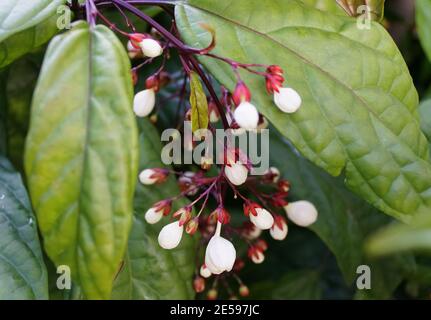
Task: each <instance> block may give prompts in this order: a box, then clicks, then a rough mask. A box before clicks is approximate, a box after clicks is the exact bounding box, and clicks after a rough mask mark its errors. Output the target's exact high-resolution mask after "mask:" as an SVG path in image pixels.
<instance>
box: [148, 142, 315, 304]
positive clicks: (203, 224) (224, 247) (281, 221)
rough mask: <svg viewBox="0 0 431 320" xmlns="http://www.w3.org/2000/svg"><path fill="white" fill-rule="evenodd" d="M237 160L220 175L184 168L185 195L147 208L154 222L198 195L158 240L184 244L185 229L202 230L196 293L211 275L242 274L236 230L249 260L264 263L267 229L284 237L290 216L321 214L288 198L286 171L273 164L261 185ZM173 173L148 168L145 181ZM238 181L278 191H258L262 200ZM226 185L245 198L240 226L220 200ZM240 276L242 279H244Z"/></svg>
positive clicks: (306, 221)
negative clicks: (178, 201)
mask: <svg viewBox="0 0 431 320" xmlns="http://www.w3.org/2000/svg"><path fill="white" fill-rule="evenodd" d="M243 157H244V156H241V155H240V154H239V153H238V151H237V150H234V151H232V152H231V153H230V155H229V153H228V154H227V156H226V159H234V158H243ZM237 160H238V159H237ZM243 161H245V162H247V159H244V158H243ZM237 163H238V162H234V163H233V164H232V165H231V166H228V165H227V164H226V165H225V168H224V170H222V171H220V174H219V175H218V176H216V177H207V176H206V174H207V173H206V172H205V171H203V170H200V171H198V172H191V171H186V172H183V173H181V174H180V175H179V177H178V180H177V181H178V184H179V186H180V190H181V193H180V195H178V196H175V197H173V198H169V199H164V200H161V201H159V202H157V203H155V204H154V205H153V206H152V207H151V208H149V209H148V210H147V212H146V213H145V220H146V221H147V222H148V223H150V224H154V223H157V222H159V221H160V220H161V219H162V218H163V217H165V216H168V215H170V213H171V208H172V204H173V201H174V200H176V199H179V198H182V197H183V198H187V197H191V198H192V197H197V198H196V199H194V200H192V201H191V202H190V203H189V204H188V205H187V206H184V207H181V208H179V209H178V210H176V211H175V212H173V214H172V215H171V217H172V219H174V221H171V222H170V223H168V224H167V225H165V226H164V227H163V228H162V229H161V231H160V233H159V236H158V242H159V245H160V246H161V247H162V248H164V249H167V250H171V249H174V248H176V247H177V246H178V245H179V244H180V243H181V240H182V237H183V234H184V230H185V232H186V233H187V234H189V235H193V234H194V233H196V232H197V231H199V232H200V233H201V238H202V239H203V243H206V247H205V250H204V254H203V262H202V263H201V264H200V265H199V269H198V271H197V274H196V276H195V278H194V280H193V287H194V289H195V291H196V292H197V293H201V292H203V291H204V290H205V286H206V281H208V280H207V279H209V278H211V277H218V276H222V275H224V274H235V279H239V277H238V275H237V273H238V271H239V270H241V269H242V267H243V266H244V261H243V260H242V259H241V258H239V257H237V251H236V249H235V246H234V244H233V242H232V238H233V237H235V235H237V236H239V239H243V240H245V241H246V242H247V244H248V250H247V257H248V259H249V260H250V261H251V262H252V263H255V264H260V263H263V262H264V260H265V252H266V251H267V250H268V243H267V242H266V241H265V240H264V239H262V232H264V231H269V235H270V236H271V237H272V238H273V239H274V240H277V241H282V240H284V239H285V238H286V237H287V235H288V225H287V220H286V216H287V218H288V219H289V220H290V221H291V222H293V223H295V224H296V225H298V226H302V227H307V226H309V225H311V224H312V223H314V222H315V221H316V219H317V210H316V208H315V207H314V205H313V204H312V203H310V202H308V201H304V200H301V201H296V202H288V201H287V197H288V194H289V190H290V183H289V182H288V181H286V180H284V179H281V178H280V176H281V173H280V171H279V170H278V169H277V168H275V167H271V168H269V169H268V170H267V172H266V173H265V174H264V175H263V176H261V178H260V179H259V184H258V183H257V182H256V179H255V178H254V177H250V179H249V177H248V174H247V171H248V169H247V167H246V165H243V164H237ZM235 165H237V166H235ZM227 168H230V169H228V170H230V171H226V169H227ZM244 168H245V169H244ZM236 170H238V172H236ZM169 172H170V171H169V170H166V169H160V168H153V169H145V170H143V171H142V172H141V174H140V181H141V182H142V183H143V184H147V185H149V184H154V183H161V182H163V181H165V180H166V179H167V176H168V174H169ZM226 172H230V173H226ZM244 172H245V174H244ZM244 176H245V177H244ZM239 182H241V183H239ZM239 184H242V185H244V186H245V188H250V190H254V192H256V190H255V187H258V186H259V185H262V184H263V185H264V186H265V187H267V188H268V187H271V188H273V189H275V190H274V192H273V193H271V194H266V193H264V192H259V191H257V192H258V193H257V200H252V199H250V198H248V197H246V196H244V195H243V194H242V193H240V192H239V190H238V189H236V187H237V186H238V185H239ZM223 186H225V187H227V186H230V187H231V188H232V190H233V192H234V193H235V194H237V195H239V196H240V197H241V199H242V200H243V213H244V216H245V217H246V220H245V221H243V223H242V225H240V226H238V227H236V226H233V225H231V214H230V213H229V212H228V210H227V209H226V207H224V205H223V204H222V203H223V202H220V199H221V197H222V195H221V191H220V190H222V189H223V188H224V187H223ZM210 195H213V197H214V199H215V200H216V201H218V202H219V204H218V206H217V207H216V208H215V209H214V210H212V211H211V212H210V213H208V214H203V212H204V210H203V209H204V208H205V206H206V205H207V204H208V201H207V200H208V197H209V196H210ZM265 199H267V201H268V202H266V201H265ZM201 200H202V201H203V204H202V207H201V208H200V210H199V212H198V213H197V214H196V211H198V210H193V208H194V207H196V206H197V203H198V202H199V201H201ZM266 206H269V207H270V208H271V209H270V208H269V207H266ZM278 209H279V210H281V211H283V212H284V214H279V213H275V210H278ZM223 228H226V235H222V229H223ZM223 277H225V276H223ZM214 281H216V280H214ZM238 281H240V282H241V280H240V279H239V280H238ZM214 283H215V282H214ZM247 295H248V288H247V287H246V286H245V285H244V284H243V283H242V282H241V283H240V289H239V296H241V297H244V296H247ZM207 297H208V298H209V299H211V298H215V297H217V288H216V284H214V285H213V287H212V288H211V289H210V290H209V291H208V293H207Z"/></svg>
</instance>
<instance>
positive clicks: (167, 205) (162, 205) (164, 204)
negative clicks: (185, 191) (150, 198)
mask: <svg viewBox="0 0 431 320" xmlns="http://www.w3.org/2000/svg"><path fill="white" fill-rule="evenodd" d="M171 207H172V200H171V199H165V200H161V201H159V202H157V203H155V204H154V205H153V208H154V209H155V210H156V211H162V210H163V215H164V216H167V215H168V214H169V212H170V211H171Z"/></svg>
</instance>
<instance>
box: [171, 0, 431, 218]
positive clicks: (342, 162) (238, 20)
mask: <svg viewBox="0 0 431 320" xmlns="http://www.w3.org/2000/svg"><path fill="white" fill-rule="evenodd" d="M268 17H271V19H268ZM176 19H177V24H178V27H179V30H180V32H181V35H182V36H183V38H184V39H185V40H186V42H187V43H188V44H189V45H193V46H196V47H204V46H205V45H207V44H208V43H209V41H210V35H208V34H207V33H205V32H203V31H202V29H201V28H200V27H199V23H200V22H202V21H205V23H207V24H209V25H210V26H211V27H212V28H214V29H215V31H216V34H217V35H222V36H220V37H217V39H218V42H217V46H216V48H215V49H214V54H218V55H221V56H225V57H229V58H232V59H235V60H238V61H241V62H244V63H256V62H259V63H264V64H279V65H280V66H281V67H282V68H283V69H284V70H285V73H286V78H287V84H288V85H290V86H292V87H294V88H295V89H296V90H298V91H299V93H300V94H301V96H302V98H303V106H302V107H301V109H300V110H299V111H298V112H296V113H295V114H291V115H288V114H285V113H282V112H281V111H280V110H278V108H277V107H276V106H275V105H274V104H273V102H272V98H271V97H270V96H269V95H268V94H267V93H266V92H265V85H264V80H263V79H262V78H261V77H259V76H256V75H253V74H250V73H247V72H243V73H241V76H242V78H243V80H245V82H246V83H247V85H248V86H249V87H250V89H251V92H252V101H253V102H254V103H255V104H256V106H257V107H258V109H259V111H260V112H262V113H263V114H264V115H265V116H266V117H267V118H268V119H269V120H270V121H271V122H272V123H273V124H274V126H275V127H276V128H277V129H278V130H279V131H280V132H281V133H282V134H283V135H285V136H286V137H287V138H289V139H290V140H291V141H292V142H293V144H294V145H295V147H296V148H297V149H298V150H299V151H300V152H301V153H302V154H303V155H305V156H306V157H307V158H308V159H310V160H312V161H313V162H314V163H315V164H317V165H319V166H320V167H322V168H324V169H325V170H326V171H328V172H330V173H331V174H332V175H339V174H340V173H341V172H342V170H345V173H346V183H347V185H348V186H349V187H350V188H351V189H352V190H353V191H354V192H356V193H357V194H359V195H360V196H361V197H363V198H364V199H366V200H367V201H368V202H370V203H372V204H373V205H374V206H376V207H377V208H379V209H380V210H382V211H384V212H385V213H388V214H390V215H393V216H394V217H397V218H399V219H402V220H405V221H408V220H410V218H411V216H413V215H415V214H416V213H421V212H429V211H430V210H431V208H430V207H431V166H430V163H429V162H428V157H429V155H428V144H427V141H426V138H425V137H424V135H423V134H422V132H421V130H420V126H419V121H418V117H417V104H418V97H417V92H416V90H415V88H414V86H413V83H412V80H411V77H410V74H409V72H408V70H407V66H406V65H405V63H404V61H403V58H402V56H401V54H400V53H399V51H398V49H397V47H396V45H395V44H394V42H393V41H392V39H391V37H390V36H389V34H388V33H387V32H386V30H385V29H384V28H383V27H382V26H380V25H379V24H378V23H375V22H373V23H372V24H371V29H370V30H361V29H358V28H357V25H356V20H355V19H352V18H349V17H341V16H336V15H331V14H330V13H327V12H323V11H320V10H315V9H312V8H311V7H309V6H305V5H304V4H302V3H301V2H299V1H295V0H286V1H283V2H280V1H275V0H265V1H252V2H250V1H246V0H235V1H223V2H220V1H209V0H199V1H197V0H189V1H184V2H178V5H177V6H176ZM201 61H202V63H203V64H204V65H205V66H206V67H207V68H208V70H209V71H210V72H211V73H212V74H213V75H214V76H215V77H216V78H217V79H218V80H219V81H220V82H221V83H223V84H224V85H225V86H226V87H228V88H229V89H230V90H232V89H233V88H234V86H235V82H236V78H235V75H234V73H233V72H232V70H231V67H230V66H228V65H227V64H225V63H223V62H220V61H219V60H216V59H211V58H209V57H204V58H202V59H201Z"/></svg>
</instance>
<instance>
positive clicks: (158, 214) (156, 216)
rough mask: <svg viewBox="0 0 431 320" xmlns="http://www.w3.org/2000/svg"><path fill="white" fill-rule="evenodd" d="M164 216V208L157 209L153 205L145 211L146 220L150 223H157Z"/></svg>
mask: <svg viewBox="0 0 431 320" xmlns="http://www.w3.org/2000/svg"><path fill="white" fill-rule="evenodd" d="M162 217H163V209H161V210H159V211H157V210H156V208H154V207H151V208H150V209H148V210H147V212H145V221H147V223H149V224H155V223H157V222H159V221H160V219H162Z"/></svg>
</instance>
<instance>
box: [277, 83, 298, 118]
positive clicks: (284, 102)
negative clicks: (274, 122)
mask: <svg viewBox="0 0 431 320" xmlns="http://www.w3.org/2000/svg"><path fill="white" fill-rule="evenodd" d="M274 102H275V104H276V105H277V107H278V108H280V110H281V111H283V112H286V113H293V112H295V111H297V110H298V109H299V107H300V106H301V103H302V99H301V96H300V95H299V94H298V92H296V91H295V90H293V89H292V88H279V92H277V91H274Z"/></svg>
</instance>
